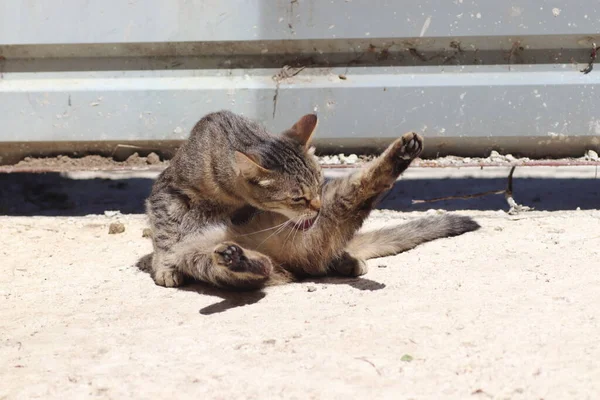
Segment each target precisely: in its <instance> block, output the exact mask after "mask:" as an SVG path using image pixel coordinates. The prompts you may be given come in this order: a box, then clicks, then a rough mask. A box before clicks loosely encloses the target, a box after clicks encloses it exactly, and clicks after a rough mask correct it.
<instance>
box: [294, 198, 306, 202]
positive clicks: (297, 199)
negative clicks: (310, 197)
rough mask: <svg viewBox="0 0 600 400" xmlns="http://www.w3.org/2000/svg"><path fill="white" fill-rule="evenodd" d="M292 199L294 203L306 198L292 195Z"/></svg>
mask: <svg viewBox="0 0 600 400" xmlns="http://www.w3.org/2000/svg"><path fill="white" fill-rule="evenodd" d="M292 201H293V202H294V203H300V202H303V201H306V199H305V198H304V197H292Z"/></svg>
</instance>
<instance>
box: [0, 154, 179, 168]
mask: <svg viewBox="0 0 600 400" xmlns="http://www.w3.org/2000/svg"><path fill="white" fill-rule="evenodd" d="M167 165H168V161H162V160H160V158H159V156H158V155H157V154H156V153H150V154H149V155H148V156H147V157H142V156H140V155H138V153H134V154H132V155H131V156H129V157H128V158H127V159H126V160H125V161H116V160H115V159H113V158H110V157H102V156H97V155H91V156H85V157H81V158H75V157H69V156H57V157H44V158H34V157H26V158H24V159H23V160H21V161H19V162H18V163H17V164H15V165H14V166H12V167H8V166H5V167H3V168H4V169H8V168H11V169H13V170H16V171H18V170H60V171H81V170H108V169H139V168H143V169H147V168H148V167H153V168H165V167H166V166H167Z"/></svg>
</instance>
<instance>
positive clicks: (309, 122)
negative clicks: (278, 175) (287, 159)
mask: <svg viewBox="0 0 600 400" xmlns="http://www.w3.org/2000/svg"><path fill="white" fill-rule="evenodd" d="M317 122H318V121H317V116H316V115H315V114H307V115H305V116H304V117H302V118H300V119H299V120H298V122H296V123H295V124H294V126H292V127H291V128H290V129H289V130H287V131H286V132H285V133H284V135H285V136H287V137H289V138H290V139H293V140H294V141H296V142H298V143H299V144H301V145H302V146H304V148H305V149H307V150H308V148H309V144H310V139H311V137H312V135H313V133H315V130H316V128H317Z"/></svg>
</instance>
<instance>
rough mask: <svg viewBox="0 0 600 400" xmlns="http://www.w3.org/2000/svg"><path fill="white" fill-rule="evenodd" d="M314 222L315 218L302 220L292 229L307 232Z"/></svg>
mask: <svg viewBox="0 0 600 400" xmlns="http://www.w3.org/2000/svg"><path fill="white" fill-rule="evenodd" d="M316 220H317V217H313V218H307V219H303V220H302V221H300V222H296V223H295V224H294V229H297V230H299V231H307V230H309V229H310V228H312V226H313V225H314V224H315V221H316Z"/></svg>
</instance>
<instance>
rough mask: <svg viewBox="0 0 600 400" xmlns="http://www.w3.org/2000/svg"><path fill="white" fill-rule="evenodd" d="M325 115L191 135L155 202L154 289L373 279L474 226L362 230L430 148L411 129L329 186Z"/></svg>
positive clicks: (416, 224)
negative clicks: (322, 158)
mask: <svg viewBox="0 0 600 400" xmlns="http://www.w3.org/2000/svg"><path fill="white" fill-rule="evenodd" d="M316 125H317V117H316V115H312V114H309V115H305V116H304V117H302V118H301V119H300V120H299V121H298V122H296V123H295V124H294V125H293V126H292V127H291V128H290V129H288V130H286V131H284V132H283V133H282V134H281V135H279V136H273V135H271V134H269V133H268V132H267V131H266V130H265V128H264V127H262V126H261V125H259V124H257V123H255V122H253V121H251V120H249V119H247V118H245V117H243V116H240V115H236V114H234V113H232V112H229V111H220V112H216V113H212V114H208V115H206V116H205V117H204V118H202V119H201V120H200V121H199V122H198V123H197V124H196V126H195V127H194V128H193V129H192V132H191V134H190V137H189V139H188V140H187V141H186V142H185V143H184V144H183V145H182V147H181V148H180V149H179V150H178V152H177V154H176V155H175V157H174V158H173V160H172V161H171V164H170V165H169V167H168V168H167V169H166V170H165V171H163V172H162V174H161V175H160V176H159V177H158V179H157V180H156V182H155V184H154V186H153V188H152V193H151V194H150V196H149V198H148V200H147V202H146V207H147V214H148V217H149V220H150V225H151V228H152V231H153V246H154V253H153V257H152V262H151V265H149V266H148V267H147V268H148V269H149V271H150V273H151V275H152V277H153V279H154V281H155V282H156V284H158V285H161V286H167V287H175V286H180V285H182V284H183V283H184V281H185V280H186V278H193V279H197V280H201V281H204V282H208V283H211V284H213V285H216V286H219V287H228V288H239V289H252V288H259V287H262V286H265V285H273V284H281V283H285V282H289V281H292V280H294V279H297V278H302V277H308V276H323V275H327V274H342V275H346V276H358V275H362V274H364V273H366V272H367V266H366V263H365V260H367V259H369V258H373V257H382V256H387V255H393V254H397V253H399V252H402V251H405V250H408V249H412V248H413V247H415V246H417V245H418V244H420V243H423V242H427V241H430V240H434V239H437V238H443V237H449V236H455V235H460V234H462V233H465V232H469V231H474V230H476V229H478V228H479V225H478V224H477V223H476V222H475V221H473V220H472V219H470V218H468V217H463V216H458V215H452V214H449V215H443V216H436V217H427V218H423V219H420V220H416V221H411V222H408V223H406V224H403V225H400V226H393V227H389V228H384V229H379V230H375V231H372V232H361V233H357V231H358V230H359V228H360V227H361V225H362V224H363V222H364V220H365V219H366V218H367V216H368V215H369V213H370V211H371V210H372V209H373V207H374V204H375V202H376V200H377V199H378V198H380V196H381V195H382V194H383V193H384V192H385V191H387V190H388V189H390V188H391V187H392V185H393V184H394V182H395V181H396V179H397V178H398V176H399V175H400V174H401V173H402V172H403V171H404V170H406V168H407V167H408V166H409V165H410V163H411V161H412V160H413V159H414V158H415V157H417V156H418V155H419V154H420V153H421V151H422V149H423V139H422V138H421V137H420V136H419V135H417V134H416V133H407V134H405V135H404V136H402V137H401V138H399V139H397V140H396V141H395V142H393V143H392V144H391V145H390V146H389V147H388V148H387V150H385V152H384V153H383V154H382V155H380V156H379V157H378V158H376V159H375V160H374V161H372V162H371V163H369V164H368V165H367V166H365V167H364V168H362V169H361V170H360V171H358V172H355V173H353V174H350V175H348V176H345V177H342V178H337V179H332V180H329V181H327V182H325V181H324V178H323V173H322V171H321V168H320V166H319V164H318V162H317V160H316V157H315V156H314V155H313V152H314V149H313V148H310V147H309V142H310V139H311V136H312V134H313V132H314V131H315V128H316Z"/></svg>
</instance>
